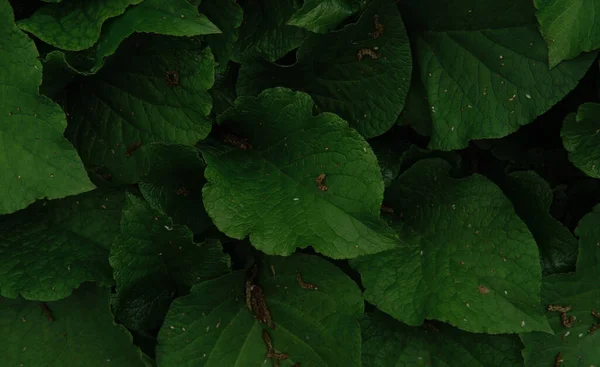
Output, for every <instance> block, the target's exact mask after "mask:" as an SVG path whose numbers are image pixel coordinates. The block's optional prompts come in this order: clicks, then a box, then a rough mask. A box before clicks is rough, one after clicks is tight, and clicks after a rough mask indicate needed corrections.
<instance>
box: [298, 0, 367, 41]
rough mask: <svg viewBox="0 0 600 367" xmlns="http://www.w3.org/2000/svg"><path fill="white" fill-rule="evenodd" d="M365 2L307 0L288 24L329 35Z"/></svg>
mask: <svg viewBox="0 0 600 367" xmlns="http://www.w3.org/2000/svg"><path fill="white" fill-rule="evenodd" d="M362 4H363V0H307V1H305V2H304V4H303V5H302V8H300V9H299V10H298V11H296V12H295V13H294V14H293V15H292V17H291V18H290V20H288V22H287V24H289V25H293V26H296V27H301V28H304V29H307V30H309V31H311V32H315V33H327V32H329V31H331V30H333V29H335V28H336V27H337V26H338V25H339V24H340V23H341V22H343V21H344V20H345V19H346V18H348V17H350V16H352V15H354V14H356V13H357V12H358V11H359V10H361V9H362Z"/></svg>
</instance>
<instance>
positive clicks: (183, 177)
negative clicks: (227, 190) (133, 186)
mask: <svg viewBox="0 0 600 367" xmlns="http://www.w3.org/2000/svg"><path fill="white" fill-rule="evenodd" d="M149 149H150V150H151V152H146V154H148V157H145V158H146V159H148V166H149V167H147V168H148V173H147V174H146V175H145V176H144V177H142V178H141V181H140V182H139V183H138V185H139V189H140V191H141V193H142V195H143V196H144V198H145V199H146V200H147V201H148V204H150V206H151V207H152V208H153V209H154V210H158V211H160V212H163V213H165V214H166V215H167V216H169V217H171V218H173V221H174V222H175V223H177V224H184V225H186V226H188V227H189V228H190V229H191V230H192V232H194V233H200V232H202V231H204V230H205V229H207V228H208V227H210V226H211V225H212V222H211V221H210V218H209V217H208V214H206V212H205V211H204V205H203V204H202V187H203V186H204V184H205V183H206V180H205V179H204V167H205V166H204V162H203V161H202V159H201V158H200V154H199V152H198V149H196V148H194V147H190V146H187V145H177V144H172V145H169V144H159V143H156V144H151V145H150V146H149Z"/></svg>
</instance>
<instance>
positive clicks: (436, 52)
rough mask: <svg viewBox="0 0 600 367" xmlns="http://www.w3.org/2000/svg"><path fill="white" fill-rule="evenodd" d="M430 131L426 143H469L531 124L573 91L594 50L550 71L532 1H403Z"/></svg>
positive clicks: (456, 146) (452, 146)
mask: <svg viewBox="0 0 600 367" xmlns="http://www.w3.org/2000/svg"><path fill="white" fill-rule="evenodd" d="M400 6H401V10H402V15H403V16H404V18H405V19H406V20H407V22H408V25H407V28H408V29H409V30H410V31H412V34H411V40H412V42H411V44H412V46H413V49H414V56H415V62H416V63H417V64H418V72H419V76H420V79H421V81H422V83H423V85H424V86H425V90H426V93H427V101H428V104H429V112H430V115H431V119H432V132H431V134H432V135H431V141H430V143H429V147H430V148H432V149H440V150H452V149H459V148H464V147H466V146H467V145H468V143H469V141H470V140H473V139H484V138H500V137H503V136H506V135H508V134H510V133H512V132H514V131H516V130H517V129H518V128H519V127H520V126H522V125H526V124H529V123H530V122H532V121H533V120H534V119H535V118H536V117H537V116H539V115H541V114H542V113H544V112H546V111H548V110H549V109H550V107H552V106H553V105H554V104H555V103H557V102H558V101H559V100H561V99H562V98H563V97H565V95H566V94H567V93H569V92H570V91H571V90H572V89H573V88H574V87H575V85H576V84H577V82H578V81H579V79H580V78H582V77H583V75H584V74H585V72H586V71H587V69H588V68H589V66H590V65H591V63H592V62H593V60H594V59H595V57H596V54H587V55H584V56H582V57H580V58H577V59H575V60H572V61H570V62H567V63H563V64H561V65H559V66H558V67H556V68H554V69H552V70H549V68H548V49H547V47H546V43H545V42H544V40H543V39H542V37H541V36H540V34H539V33H538V30H537V24H536V19H535V16H534V8H533V5H532V4H531V2H529V1H517V2H515V1H512V0H500V1H485V2H482V1H479V0H450V1H444V2H442V3H440V2H439V1H437V0H407V1H402V2H400Z"/></svg>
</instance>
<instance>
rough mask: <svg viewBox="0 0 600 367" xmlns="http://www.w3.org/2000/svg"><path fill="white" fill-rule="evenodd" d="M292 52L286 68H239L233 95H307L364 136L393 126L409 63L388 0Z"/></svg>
mask: <svg viewBox="0 0 600 367" xmlns="http://www.w3.org/2000/svg"><path fill="white" fill-rule="evenodd" d="M376 24H380V25H381V26H382V27H383V31H382V33H381V34H380V35H378V36H375V35H374V33H373V32H377V27H376ZM362 52H367V53H369V54H371V57H369V56H368V55H366V56H363V55H362ZM297 54H298V61H297V62H296V63H295V64H294V65H291V66H278V65H275V64H271V63H268V62H265V61H261V62H260V61H259V62H254V63H250V64H248V65H243V66H242V68H241V69H240V76H239V79H238V84H237V92H238V95H258V94H259V93H260V92H261V91H262V90H264V89H266V88H271V87H277V86H284V87H288V88H293V89H296V90H299V91H302V92H306V93H308V94H310V95H311V97H312V98H313V99H314V101H315V103H316V105H317V107H318V108H319V110H320V111H330V112H334V113H337V114H339V115H340V116H341V117H342V118H344V119H345V120H346V121H348V122H349V123H350V126H352V127H354V128H356V129H357V130H358V132H360V133H361V134H362V135H363V136H365V137H366V138H371V137H374V136H377V135H380V134H383V133H384V132H386V131H387V130H388V129H390V128H391V127H392V126H393V125H394V124H395V122H396V120H397V118H398V115H399V114H400V111H401V110H402V107H403V105H404V100H405V98H406V94H407V92H408V87H409V84H410V75H411V68H412V60H411V54H410V45H409V41H408V36H407V35H406V30H405V29H404V24H403V22H402V18H401V17H400V13H399V12H398V9H397V8H396V6H395V5H394V3H393V2H392V1H388V0H375V1H373V2H372V3H371V4H369V6H368V7H367V9H366V10H365V11H364V13H363V14H362V15H361V17H360V19H359V20H358V22H357V23H354V24H350V25H348V26H346V27H344V28H343V29H341V30H339V31H335V32H331V33H328V34H325V35H312V36H311V37H309V38H308V39H307V40H306V41H305V42H304V43H303V44H302V46H301V47H300V49H299V50H298V52H297Z"/></svg>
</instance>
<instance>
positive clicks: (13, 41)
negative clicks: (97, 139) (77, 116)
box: [0, 0, 94, 215]
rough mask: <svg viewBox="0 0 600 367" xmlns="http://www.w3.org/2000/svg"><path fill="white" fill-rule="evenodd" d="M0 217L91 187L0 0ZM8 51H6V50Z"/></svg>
mask: <svg viewBox="0 0 600 367" xmlns="http://www.w3.org/2000/svg"><path fill="white" fill-rule="evenodd" d="M0 50H6V51H7V52H3V55H2V57H1V58H0V116H2V117H0V141H2V143H1V145H2V151H1V152H0V170H1V171H2V175H0V187H1V188H2V189H1V190H0V215H1V214H8V213H12V212H15V211H17V210H20V209H23V208H25V207H27V206H28V205H29V204H31V203H33V202H34V201H35V200H36V199H43V198H49V199H58V198H63V197H65V196H69V195H75V194H79V193H81V192H85V191H89V190H92V189H93V188H94V185H93V184H92V183H91V182H90V180H89V179H88V177H87V174H86V172H85V170H84V168H83V165H82V164H81V161H80V159H79V157H78V156H77V153H76V152H75V149H73V146H72V145H71V144H70V143H69V142H68V141H67V140H66V139H65V138H64V137H63V131H64V130H65V127H66V121H65V115H64V112H63V111H62V110H61V109H60V107H58V105H56V104H55V103H54V102H52V101H51V100H50V99H48V98H46V97H44V96H40V95H39V92H38V89H39V86H40V83H41V81H42V65H41V63H40V61H39V60H38V57H39V54H38V52H37V50H36V49H35V45H34V43H33V41H32V40H31V39H29V37H27V36H26V35H25V34H23V33H22V32H21V31H20V30H19V29H18V28H17V26H16V25H15V23H14V19H13V14H12V9H11V7H10V5H9V3H8V2H7V1H5V0H2V1H0ZM8 50H10V52H8Z"/></svg>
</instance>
